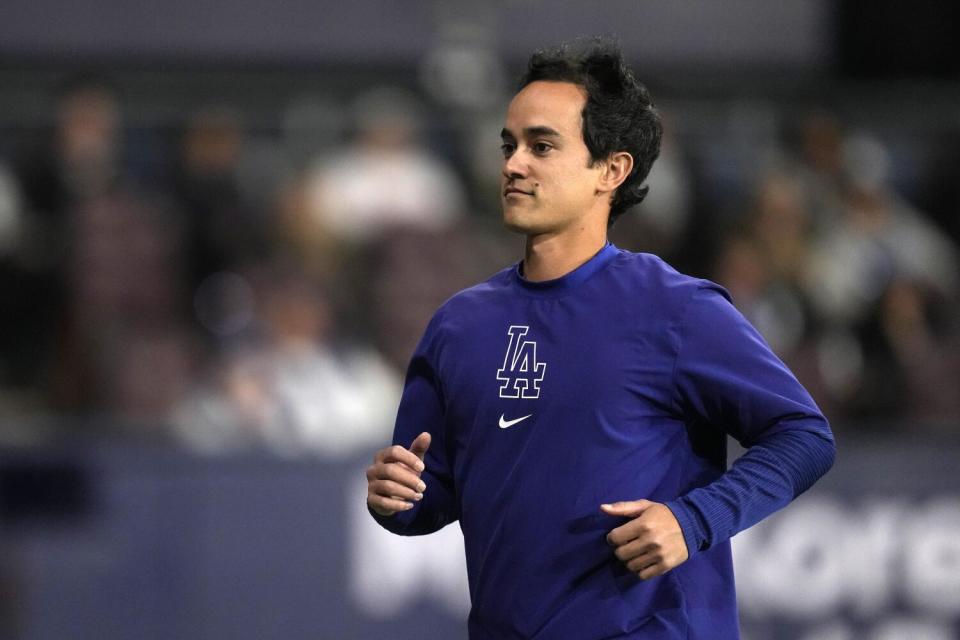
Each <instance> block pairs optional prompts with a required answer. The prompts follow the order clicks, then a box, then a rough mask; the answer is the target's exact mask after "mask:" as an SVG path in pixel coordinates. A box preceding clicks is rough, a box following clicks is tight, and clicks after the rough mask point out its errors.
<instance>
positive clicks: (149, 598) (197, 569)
mask: <svg viewBox="0 0 960 640" xmlns="http://www.w3.org/2000/svg"><path fill="white" fill-rule="evenodd" d="M958 14H960V9H958V8H956V7H955V6H954V5H951V4H949V3H941V2H932V1H930V0H914V1H911V2H907V1H905V0H894V1H892V2H886V3H881V4H879V5H876V6H872V5H871V6H868V5H865V4H863V3H856V2H852V1H841V2H828V1H826V0H786V1H782V2H777V3H767V2H763V1H762V0H736V1H730V2H723V3H700V2H693V1H690V0H681V1H674V2H670V3H658V2H638V1H636V0H633V1H626V0H614V1H606V2H603V3H597V4H593V3H582V2H581V3H578V2H573V1H571V0H561V1H556V2H546V1H544V0H512V1H508V0H500V1H497V2H489V3H473V2H466V1H457V0H448V1H441V0H433V1H429V2H428V1H425V2H420V3H399V2H385V1H383V0H355V1H354V2H350V3H344V4H334V3H324V2H314V3H306V2H289V3H282V4H278V5H276V6H263V5H261V4H258V3H251V2H231V3H228V2H224V1H223V0H211V1H210V2H205V3H201V4H196V3H193V2H184V1H183V0H175V1H173V2H167V3H164V4H162V5H156V6H146V5H142V4H141V3H123V2H117V1H116V0H101V1H100V2H98V3H93V2H88V1H80V2H74V3H72V4H69V5H67V4H66V3H63V2H59V1H57V0H33V1H32V2H30V3H29V4H28V3H26V2H22V1H12V2H10V1H8V2H6V3H4V4H3V5H2V6H0V304H2V313H0V638H17V639H19V638H31V639H32V638H65V637H69V638H158V639H159V638H273V637H285V638H381V637H388V636H389V637H391V638H398V639H399V638H405V637H409V638H414V637H435V638H458V637H460V638H462V637H465V631H464V622H463V620H464V618H465V615H466V611H467V607H468V601H467V598H466V595H465V585H466V581H465V577H464V569H463V566H462V565H463V559H462V550H461V547H460V545H462V542H461V540H460V538H459V532H458V531H456V527H452V528H451V530H449V531H448V530H445V531H443V532H441V534H439V535H438V536H436V538H435V539H432V540H431V539H427V540H414V541H410V540H400V539H396V538H393V537H391V536H389V535H388V534H386V533H384V532H382V531H380V530H379V529H377V527H376V525H374V524H373V522H372V520H370V519H369V517H368V516H367V515H366V513H365V509H364V508H363V496H364V485H363V482H364V481H363V468H364V467H365V466H366V464H367V463H368V459H369V457H370V455H371V454H372V452H373V451H374V450H375V449H377V448H379V447H381V446H384V445H385V444H386V443H387V442H388V441H389V439H390V435H391V432H392V420H393V417H394V414H395V411H396V404H397V400H398V398H399V393H400V389H401V384H402V376H403V372H404V369H405V366H406V361H407V359H408V358H409V356H410V354H411V352H412V349H413V347H414V345H415V344H416V341H417V339H418V338H419V336H420V333H421V332H422V331H423V328H424V327H425V325H426V322H427V320H428V319H429V317H430V316H431V314H432V312H433V310H434V309H435V308H436V307H437V306H438V305H439V304H440V303H441V302H442V301H443V300H445V299H446V298H447V297H449V296H450V295H452V294H453V293H454V292H456V291H457V290H459V289H460V288H463V287H465V286H468V285H470V284H473V283H475V282H477V281H479V280H482V279H484V278H486V277H487V276H489V275H491V274H493V273H494V272H496V271H497V270H499V269H500V268H502V267H504V266H506V265H509V264H511V263H513V262H516V261H517V260H519V259H520V257H521V251H522V239H521V238H518V237H515V236H512V235H510V234H508V233H506V232H505V231H504V230H503V229H502V228H501V225H500V211H499V197H498V191H499V189H498V180H499V164H500V163H499V148H498V147H499V129H500V127H501V126H502V117H503V113H504V109H505V106H506V104H507V102H508V101H509V99H510V97H511V95H512V92H513V88H514V86H515V83H516V80H517V79H518V77H519V75H520V73H521V72H522V70H523V67H524V65H525V62H526V59H527V57H528V55H529V54H530V52H532V51H533V50H534V49H536V48H538V47H542V46H549V45H553V44H556V43H558V42H560V41H562V40H565V39H569V38H571V37H574V36H577V35H595V34H614V35H617V36H619V38H620V40H621V41H622V43H623V46H624V49H625V51H626V52H627V53H628V56H629V59H630V61H631V63H632V65H633V66H634V68H635V70H636V72H637V74H638V76H640V78H641V79H642V80H643V81H644V82H645V83H646V84H647V85H648V86H649V88H650V89H651V91H652V93H653V96H654V99H655V101H656V102H657V104H658V107H659V108H660V110H661V112H662V114H663V117H664V120H665V126H666V135H665V141H664V148H663V151H662V154H661V157H660V159H659V160H658V161H657V163H656V164H655V165H654V168H653V171H652V173H651V175H650V178H649V185H650V196H649V197H648V199H647V200H646V201H645V202H644V203H643V204H642V205H640V206H639V207H638V208H637V209H636V210H635V211H634V212H632V213H631V214H630V215H628V216H624V218H623V219H622V221H620V222H618V224H617V225H616V227H615V228H614V230H613V234H612V236H613V239H614V241H615V242H616V243H617V244H618V245H620V246H621V247H623V248H627V249H631V250H634V251H649V252H653V253H656V254H658V255H660V256H661V257H663V258H665V259H666V260H667V261H668V262H670V263H671V264H673V265H674V266H675V267H677V268H678V269H680V270H682V271H684V272H687V273H690V274H692V275H696V276H701V277H707V278H710V279H713V280H715V281H717V282H719V283H721V284H723V285H724V286H725V287H727V288H728V290H729V291H730V292H731V294H732V295H733V298H734V301H735V303H736V304H737V306H738V308H739V309H740V310H741V311H742V312H743V313H745V314H746V315H747V317H748V318H749V319H750V320H751V321H752V322H753V323H754V324H755V325H756V326H757V328H758V329H759V330H760V331H761V333H762V334H763V335H764V336H765V338H766V339H767V340H768V341H769V342H770V344H771V346H772V347H773V348H774V350H775V351H776V352H777V353H778V355H780V356H781V357H782V358H783V359H784V361H785V362H787V364H788V365H790V367H791V368H792V369H793V370H794V371H795V373H796V374H797V376H798V377H799V378H800V380H801V382H803V383H804V384H805V385H806V386H807V388H808V389H809V390H810V391H811V393H812V394H813V395H814V397H815V398H816V400H817V402H818V403H819V404H820V406H821V408H823V410H824V411H825V413H826V414H827V416H828V417H829V418H830V420H831V423H832V425H833V427H834V430H835V433H836V436H837V439H838V443H839V447H840V458H839V461H838V463H837V466H836V467H835V469H834V471H832V472H831V474H830V475H829V476H828V477H827V478H826V479H825V480H824V481H823V482H822V483H821V484H820V485H818V486H817V487H816V488H815V489H814V490H813V491H812V492H811V493H810V494H809V495H807V496H804V497H803V498H801V500H800V501H799V502H798V503H797V504H796V505H794V508H793V509H790V510H788V511H786V512H784V514H781V515H778V516H776V517H774V518H772V519H771V520H770V521H768V522H765V523H763V525H761V526H760V527H757V528H756V529H753V530H751V531H749V532H747V533H745V534H742V535H741V536H738V537H737V539H735V553H736V556H737V570H738V587H739V589H740V594H739V595H740V599H741V606H742V619H743V629H744V637H745V638H746V639H747V640H763V639H765V638H770V639H774V640H777V639H780V638H783V639H794V638H796V639H803V640H860V639H865V640H866V639H869V640H895V639H898V638H905V639H918V640H940V639H941V638H943V639H949V638H957V637H960V473H958V471H957V469H956V467H957V464H958V463H960V436H958V433H960V314H958V302H960V299H958V291H960V271H958V258H960V256H958V243H960V224H958V213H960V57H958V56H957V55H956V53H955V48H956V45H955V43H956V42H957V41H958V39H960V19H958V18H960V15H958Z"/></svg>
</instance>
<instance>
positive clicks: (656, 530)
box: [600, 500, 690, 580]
mask: <svg viewBox="0 0 960 640" xmlns="http://www.w3.org/2000/svg"><path fill="white" fill-rule="evenodd" d="M600 510H601V511H603V512H604V513H605V514H607V515H609V516H622V517H626V518H633V519H632V520H630V522H627V523H626V524H623V525H621V526H619V527H617V528H616V529H614V530H613V531H611V532H610V533H608V534H607V542H608V543H609V544H610V546H612V547H615V548H616V551H615V552H614V553H615V554H616V556H617V558H619V559H620V560H621V561H623V563H624V564H626V565H627V568H628V569H630V571H632V572H634V573H635V574H637V575H638V576H639V577H640V579H641V580H649V579H650V578H655V577H656V576H661V575H663V574H665V573H666V572H667V571H670V570H671V569H673V568H674V567H676V566H679V565H681V564H683V563H684V562H686V560H687V558H689V557H690V554H689V553H687V543H686V542H685V541H684V539H683V531H682V530H681V529H680V523H679V522H677V519H676V518H675V517H674V515H673V512H672V511H670V509H669V508H668V507H667V506H666V505H663V504H660V503H659V502H651V501H649V500H635V501H633V502H615V503H613V504H603V505H600Z"/></svg>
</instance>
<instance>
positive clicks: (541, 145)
mask: <svg viewBox="0 0 960 640" xmlns="http://www.w3.org/2000/svg"><path fill="white" fill-rule="evenodd" d="M551 149H553V145H550V144H547V143H546V142H535V143H534V145H533V151H534V153H538V154H540V155H543V154H545V153H547V152H548V151H550V150H551Z"/></svg>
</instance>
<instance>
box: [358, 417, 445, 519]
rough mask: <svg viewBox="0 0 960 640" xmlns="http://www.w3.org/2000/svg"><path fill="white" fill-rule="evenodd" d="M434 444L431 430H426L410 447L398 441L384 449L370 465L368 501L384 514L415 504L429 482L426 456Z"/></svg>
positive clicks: (402, 509) (390, 514) (368, 472)
mask: <svg viewBox="0 0 960 640" xmlns="http://www.w3.org/2000/svg"><path fill="white" fill-rule="evenodd" d="M429 448H430V434H429V433H427V432H426V431H424V432H423V433H421V434H420V435H418V436H417V437H416V439H414V441H413V442H412V443H411V444H410V448H409V449H404V448H403V447H401V446H400V445H398V444H395V445H393V446H392V447H387V448H386V449H381V450H380V451H378V452H377V454H376V455H375V456H374V457H373V464H372V465H370V466H369V467H367V505H369V507H370V508H371V509H372V510H373V511H375V512H376V513H379V514H380V515H382V516H392V515H393V514H395V513H397V512H398V511H406V510H407V509H411V508H413V505H414V503H415V502H418V501H420V500H422V499H423V492H424V491H425V490H426V488H427V485H426V483H425V482H424V481H423V480H421V479H420V474H421V473H423V470H424V468H425V467H424V465H423V456H424V455H426V453H427V449H429Z"/></svg>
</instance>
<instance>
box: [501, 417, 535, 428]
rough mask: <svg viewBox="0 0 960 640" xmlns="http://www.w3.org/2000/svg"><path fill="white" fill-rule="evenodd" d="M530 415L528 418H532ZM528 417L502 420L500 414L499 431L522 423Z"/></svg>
mask: <svg viewBox="0 0 960 640" xmlns="http://www.w3.org/2000/svg"><path fill="white" fill-rule="evenodd" d="M532 415H533V414H532V413H531V414H530V416H532ZM530 416H523V417H522V418H517V419H516V420H504V419H503V414H502V413H501V414H500V428H501V429H506V428H508V427H512V426H513V425H515V424H517V423H518V422H523V421H524V420H526V419H527V418H529V417H530Z"/></svg>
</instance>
